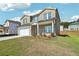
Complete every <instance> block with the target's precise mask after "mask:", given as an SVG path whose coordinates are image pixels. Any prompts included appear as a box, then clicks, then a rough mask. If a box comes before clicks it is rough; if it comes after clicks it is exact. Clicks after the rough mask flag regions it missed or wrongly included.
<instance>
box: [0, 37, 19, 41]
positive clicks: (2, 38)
mask: <svg viewBox="0 0 79 59" xmlns="http://www.w3.org/2000/svg"><path fill="white" fill-rule="evenodd" d="M18 37H20V36H5V37H0V41H3V40H9V39H13V38H18Z"/></svg>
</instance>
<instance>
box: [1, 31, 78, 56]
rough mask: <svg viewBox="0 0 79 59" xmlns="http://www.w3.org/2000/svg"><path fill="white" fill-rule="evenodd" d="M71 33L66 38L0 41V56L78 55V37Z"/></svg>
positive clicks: (25, 38)
mask: <svg viewBox="0 0 79 59" xmlns="http://www.w3.org/2000/svg"><path fill="white" fill-rule="evenodd" d="M72 33H73V32H71V33H70V32H69V33H67V34H68V36H66V37H63V36H57V37H22V38H16V39H11V40H5V41H0V55H2V56H25V55H30V56H31V55H33V56H37V55H38V56H39V55H41V56H43V55H45V56H46V55H48V56H49V55H50V56H54V55H58V56H60V55H68V56H69V55H79V36H78V34H75V33H73V34H72ZM78 33H79V32H78Z"/></svg>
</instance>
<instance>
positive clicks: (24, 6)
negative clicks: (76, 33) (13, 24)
mask: <svg viewBox="0 0 79 59" xmlns="http://www.w3.org/2000/svg"><path fill="white" fill-rule="evenodd" d="M48 7H51V8H57V9H58V11H59V15H60V19H61V21H74V20H77V19H78V18H79V4H77V3H74V4H70V3H0V24H4V22H5V21H6V20H15V21H20V18H21V17H22V16H23V15H25V14H31V15H32V14H35V13H38V12H40V11H41V10H43V9H44V8H48Z"/></svg>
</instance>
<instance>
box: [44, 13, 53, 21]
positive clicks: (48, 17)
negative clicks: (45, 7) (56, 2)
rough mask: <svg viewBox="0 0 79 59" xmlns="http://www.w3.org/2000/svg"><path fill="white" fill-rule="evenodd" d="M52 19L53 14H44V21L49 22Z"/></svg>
mask: <svg viewBox="0 0 79 59" xmlns="http://www.w3.org/2000/svg"><path fill="white" fill-rule="evenodd" d="M51 18H52V15H51V12H49V13H46V14H44V19H46V20H49V19H51Z"/></svg>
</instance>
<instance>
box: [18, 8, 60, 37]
mask: <svg viewBox="0 0 79 59" xmlns="http://www.w3.org/2000/svg"><path fill="white" fill-rule="evenodd" d="M20 21H21V26H20V27H19V28H18V35H20V36H32V35H54V36H56V35H59V33H60V17H59V13H58V10H57V9H53V8H45V9H44V10H42V11H40V12H39V13H37V14H35V15H24V16H23V17H22V18H21V19H20Z"/></svg>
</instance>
